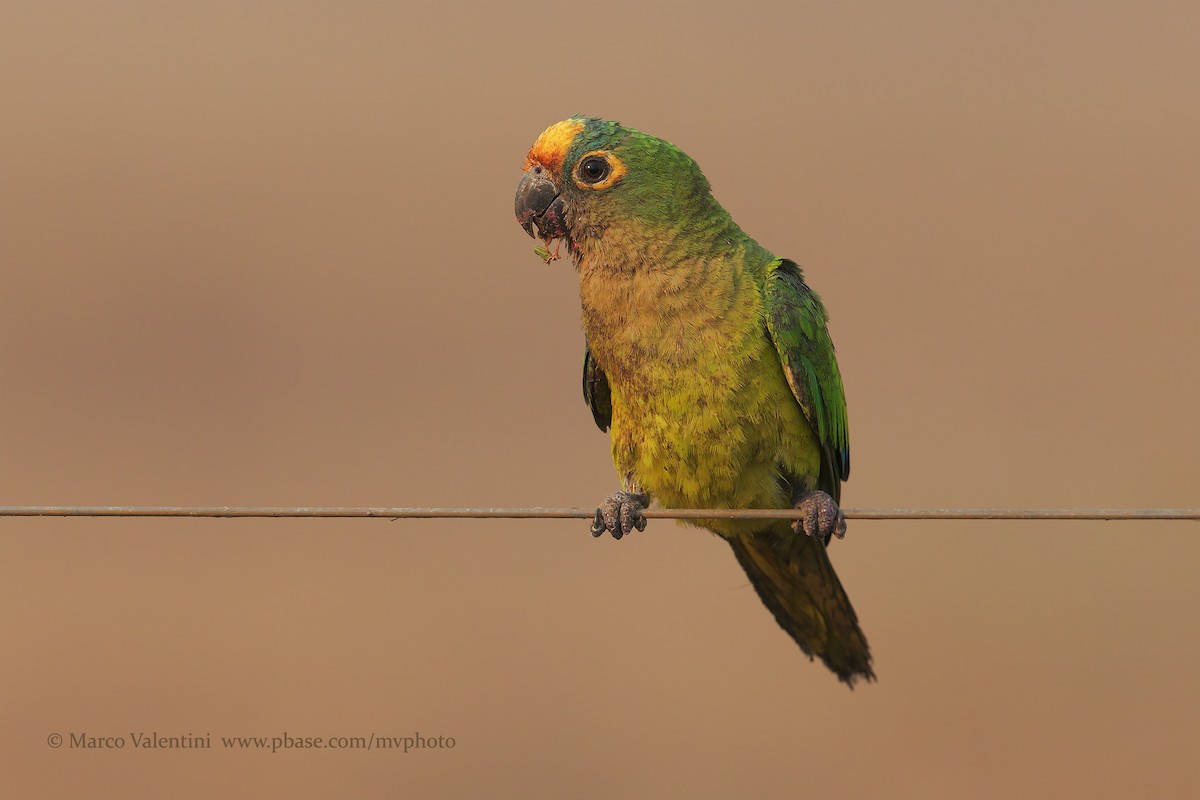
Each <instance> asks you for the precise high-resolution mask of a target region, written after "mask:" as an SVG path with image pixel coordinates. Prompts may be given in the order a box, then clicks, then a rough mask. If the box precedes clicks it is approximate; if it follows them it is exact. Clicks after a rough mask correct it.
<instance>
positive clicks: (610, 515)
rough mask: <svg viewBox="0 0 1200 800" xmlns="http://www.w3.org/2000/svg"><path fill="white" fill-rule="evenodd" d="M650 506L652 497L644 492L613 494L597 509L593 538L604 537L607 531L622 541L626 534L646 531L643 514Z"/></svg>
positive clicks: (593, 523)
mask: <svg viewBox="0 0 1200 800" xmlns="http://www.w3.org/2000/svg"><path fill="white" fill-rule="evenodd" d="M649 504H650V495H648V494H644V493H642V492H624V491H621V492H613V493H612V494H610V495H609V496H608V497H606V498H604V502H603V503H601V504H600V507H599V508H597V509H596V519H595V520H593V522H592V536H603V535H604V532H605V531H608V532H609V533H611V534H612V537H613V538H614V539H620V538H621V537H622V536H624V535H625V534H627V533H629V532H630V531H632V530H633V529H634V528H637V529H638V530H639V531H644V530H646V518H645V517H643V516H642V512H643V511H644V510H645V509H646V506H648V505H649Z"/></svg>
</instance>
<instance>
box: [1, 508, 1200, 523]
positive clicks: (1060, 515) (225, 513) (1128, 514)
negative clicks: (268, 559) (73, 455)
mask: <svg viewBox="0 0 1200 800" xmlns="http://www.w3.org/2000/svg"><path fill="white" fill-rule="evenodd" d="M842 511H843V513H845V515H846V518H847V519H921V520H935V519H960V520H961V519H971V520H978V519H1009V520H1035V519H1037V520H1049V519H1062V520H1200V508H845V509H842ZM595 513H596V510H595V509H594V508H412V507H403V508H388V507H384V506H378V507H374V506H372V507H360V508H319V507H298V508H272V507H259V506H0V517H212V518H222V517H272V518H275V517H307V518H318V519H328V518H340V517H372V518H377V519H592V518H593V517H594V516H595ZM642 515H643V516H645V517H646V518H647V519H795V518H796V511H795V509H790V508H734V509H730V508H651V509H647V510H646V511H644V512H642Z"/></svg>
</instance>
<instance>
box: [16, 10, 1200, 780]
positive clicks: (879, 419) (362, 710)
mask: <svg viewBox="0 0 1200 800" xmlns="http://www.w3.org/2000/svg"><path fill="white" fill-rule="evenodd" d="M1198 90H1200V5H1197V4H1195V3H1138V4H1134V3H1127V4H1122V3H1077V4H1070V5H1065V4H1050V5H1047V4H1043V3H1035V4H1027V5H1014V4H1003V5H1002V4H991V3H988V4H983V3H980V4H965V5H959V4H952V3H945V4H911V3H907V4H892V3H874V4H852V5H843V4H836V5H834V4H792V5H789V6H785V5H784V4H780V5H773V4H772V5H762V6H751V7H747V6H745V5H738V6H737V7H736V8H735V6H734V4H732V3H720V4H709V5H706V6H696V5H690V4H687V5H685V4H679V5H663V6H647V5H640V4H639V5H637V6H622V5H613V4H604V5H603V6H583V5H571V4H562V3H559V4H544V5H542V4H536V3H522V4H519V5H517V4H513V5H510V6H506V7H502V6H498V5H494V4H490V3H479V4H477V5H471V6H456V7H449V6H438V5H433V4H429V5H424V4H418V5H401V4H398V3H391V4H387V3H373V4H365V3H359V4H341V3H337V4H334V3H330V4H297V3H286V4H285V3H280V4H267V3H261V4H260V3H194V4H175V3H166V2H162V3H144V4H130V3H104V4H90V3H81V4H66V3H43V4H27V3H5V4H3V5H0V101H2V102H0V114H2V115H3V116H2V118H0V442H2V445H0V503H2V504H104V505H109V504H113V505H116V504H148V505H149V504H154V505H157V504H195V505H208V504H257V505H503V506H520V505H549V506H560V505H578V506H586V505H594V504H595V503H596V502H597V501H598V500H599V499H600V498H601V497H602V496H603V495H604V494H605V493H607V492H608V491H610V490H611V489H612V488H613V487H614V486H615V476H614V475H613V473H612V468H611V465H610V463H609V461H608V448H607V442H606V440H605V437H604V436H603V435H602V434H600V433H599V432H598V431H596V430H595V428H594V427H593V424H592V421H591V419H590V416H589V414H588V412H587V409H586V408H585V407H584V405H583V401H582V399H581V397H580V390H579V371H580V359H581V353H582V351H581V336H580V334H579V327H578V298H577V294H576V285H575V276H574V273H573V272H572V270H571V269H570V268H569V267H567V266H564V265H562V264H555V265H551V266H549V267H547V266H543V265H542V264H541V263H540V262H539V261H538V259H537V258H536V257H535V256H534V255H533V253H532V252H531V248H532V242H531V241H530V240H529V239H528V238H526V236H525V234H524V233H523V232H522V231H521V230H520V228H518V226H517V225H516V224H515V222H514V221H513V219H512V206H511V202H512V194H513V190H514V188H515V186H516V182H517V179H518V177H519V174H520V165H521V161H522V158H523V156H524V152H525V150H526V148H527V147H528V146H529V145H530V143H531V142H532V141H533V139H534V138H535V137H536V135H537V134H538V133H539V132H540V131H541V130H542V129H543V128H544V127H545V126H546V125H548V124H550V123H552V122H555V121H556V120H558V119H561V118H563V117H566V116H569V115H571V114H573V113H588V114H595V115H601V116H606V117H611V118H615V119H619V120H622V121H624V122H625V123H627V124H629V125H633V126H635V127H638V128H642V129H643V130H646V131H649V132H652V133H654V134H656V135H659V136H662V137H664V138H667V139H670V140H672V141H674V142H676V143H677V144H679V145H680V146H681V147H683V148H684V149H685V150H686V151H688V152H689V153H690V154H691V155H693V156H694V157H695V158H696V159H697V160H698V161H699V162H700V164H701V165H702V166H703V167H704V169H705V171H706V173H707V174H708V176H709V178H710V179H711V181H712V183H713V185H714V187H715V191H716V194H717V196H718V198H719V199H720V200H721V201H722V202H723V203H724V204H725V205H726V207H727V208H729V209H730V210H731V212H732V213H733V215H734V217H735V218H736V219H738V220H739V221H740V222H741V224H742V225H743V226H744V227H745V228H746V229H747V230H748V231H749V232H750V233H751V234H752V235H754V236H755V237H756V238H758V239H759V240H760V241H762V242H763V243H764V244H766V245H767V246H768V247H770V248H772V249H774V250H775V251H776V252H778V253H780V254H783V255H787V256H790V257H792V258H795V259H797V260H798V261H800V262H801V263H802V264H804V265H805V266H806V268H807V272H808V276H809V278H810V281H811V283H812V284H813V285H814V286H815V287H816V288H817V290H818V291H819V292H820V293H821V294H822V295H823V297H824V299H825V301H826V303H827V305H828V306H829V308H830V309H831V311H832V314H833V334H834V338H835V340H836V342H837V345H838V351H839V355H840V360H841V364H842V370H843V374H844V375H845V378H846V384H847V389H848V394H849V400H850V413H851V429H852V434H853V438H852V442H853V446H854V474H853V479H852V480H851V482H850V483H849V484H848V485H847V487H846V495H845V498H844V499H845V502H846V504H847V505H849V506H858V507H864V506H903V507H913V506H934V505H947V506H976V505H989V506H1077V505H1079V506H1131V507H1143V506H1147V507H1156V506H1157V507H1161V506H1188V505H1190V506H1195V505H1200V497H1198V496H1197V489H1196V487H1197V477H1198V475H1200V456H1198V455H1197V452H1198V451H1197V448H1198V445H1200V422H1198V417H1197V408H1198V407H1200V378H1198V376H1197V369H1196V354H1197V344H1198V343H1200V322H1198V321H1197V316H1196V313H1195V307H1196V297H1197V292H1198V291H1200V272H1198V269H1197V267H1198V265H1200V224H1198V221H1200V167H1198V163H1200V161H1198V157H1197V143H1198V142H1200V102H1197V97H1198V96H1200V94H1198ZM586 527H587V526H586V523H583V522H553V521H538V522H511V521H483V522H420V521H411V522H387V521H372V520H349V521H336V520H333V521H307V520H290V521H289V520H282V521H236V520H181V521H163V520H87V519H78V520H37V519H25V520H21V519H6V520H0V720H2V723H0V724H2V738H0V794H3V795H4V796H5V797H22V798H62V797H82V796H89V797H114V798H115V797H121V798H128V797H168V796H169V797H265V796H288V797H297V798H300V797H303V798H309V797H312V798H316V797H355V798H376V797H380V798H382V797H396V796H444V797H469V796H475V797H480V796H484V797H529V796H555V797H579V798H606V797H693V798H701V797H714V798H715V797H730V796H735V795H737V796H741V795H754V796H763V797H782V796H791V795H795V794H806V795H811V796H823V797H895V798H928V797H980V798H989V797H995V798H1010V797H1063V796H1075V797H1084V796H1086V797H1091V798H1107V797H1113V798H1118V797H1119V798H1128V797H1185V796H1196V792H1198V791H1200V779H1198V778H1197V773H1196V771H1195V767H1194V763H1188V762H1189V760H1191V759H1194V757H1195V753H1196V751H1197V747H1200V722H1198V720H1200V688H1198V687H1197V675H1198V674H1200V622H1198V619H1200V617H1198V612H1200V587H1198V586H1197V583H1196V577H1195V576H1196V564H1197V559H1198V558H1200V528H1198V527H1197V526H1196V525H1194V524H1190V523H1158V524H1154V523H1045V524H1042V523H1002V522H974V523H951V522H940V523H924V524H917V523H892V522H865V521H860V522H857V523H853V522H852V523H851V528H850V536H849V538H848V539H847V540H846V541H845V542H841V543H837V544H836V545H835V546H834V554H833V555H834V561H835V563H836V564H837V566H838V569H839V571H840V573H841V575H842V578H843V580H844V581H845V583H846V584H847V586H848V588H849V590H850V593H851V595H852V597H853V598H854V600H855V603H856V606H857V608H858V611H859V614H860V616H861V618H862V620H863V623H864V626H865V628H866V630H867V632H868V635H869V636H870V639H871V643H872V645H873V646H874V650H875V654H876V667H877V671H878V673H879V683H878V684H876V685H871V686H866V687H860V688H859V689H858V690H856V691H854V692H849V691H847V690H846V689H845V687H843V686H841V685H839V684H838V683H837V682H836V681H835V680H834V678H833V677H832V676H831V675H830V674H829V673H828V672H826V671H825V670H824V669H823V668H821V667H820V666H819V665H815V664H810V663H809V662H808V661H807V660H806V659H805V658H803V656H802V655H801V654H800V653H799V652H798V650H797V649H796V647H795V646H794V645H793V644H792V642H791V641H790V640H789V639H788V638H787V636H786V635H784V634H783V633H782V632H781V631H780V630H778V629H777V628H776V626H775V624H774V622H773V621H772V619H771V617H770V614H769V613H767V611H766V610H765V609H764V608H763V607H762V605H761V604H760V603H759V601H758V600H757V598H756V597H755V596H754V593H753V591H752V589H751V588H750V587H749V585H748V583H747V581H746V579H745V578H744V576H743V574H742V573H741V571H740V570H739V568H738V567H737V565H736V563H735V562H734V559H733V558H732V556H731V554H730V553H729V551H728V549H727V548H726V547H725V546H724V545H722V544H720V543H719V542H716V541H713V540H712V538H711V537H710V536H709V535H708V534H706V533H704V532H701V531H696V530H692V529H685V528H676V527H675V526H673V525H671V524H669V523H661V522H659V523H653V524H652V525H651V528H650V530H649V531H648V532H647V533H646V534H644V535H641V536H634V537H632V538H631V539H628V540H625V541H621V542H613V541H612V540H609V539H606V540H603V541H593V540H592V539H591V538H590V537H589V536H588V535H587V533H586ZM152 731H157V732H158V733H159V734H160V735H168V736H178V735H181V734H188V733H190V734H193V735H203V734H206V733H208V734H211V736H212V740H213V742H214V748H213V749H212V750H194V751H182V750H164V751H158V752H141V751H137V750H134V749H133V748H132V747H131V746H128V745H127V747H126V748H125V749H124V750H122V751H107V752H105V751H85V750H80V749H71V748H69V747H68V746H63V747H62V748H60V749H53V748H51V747H49V746H48V745H47V737H48V735H49V734H51V733H54V732H58V733H61V734H62V735H64V736H67V735H69V734H71V733H78V732H88V733H89V734H91V735H99V736H124V737H126V739H128V738H129V734H130V733H131V732H146V733H149V732H152ZM284 732H287V733H288V734H289V735H290V736H323V737H329V736H361V735H367V734H370V733H371V732H375V733H377V734H378V735H385V736H405V735H412V734H413V733H414V732H420V733H421V734H423V735H426V736H429V735H443V736H447V735H448V736H453V737H455V740H456V744H457V746H456V747H455V748H454V749H453V750H426V751H417V752H410V753H409V754H407V755H403V754H398V753H395V752H386V751H371V752H367V751H360V750H340V751H339V750H303V751H296V750H293V751H287V752H280V753H276V754H271V753H269V752H249V751H242V752H239V751H228V750H223V749H222V748H221V746H220V743H219V737H220V736H233V735H242V736H251V735H262V736H277V735H282V734H283V733H284Z"/></svg>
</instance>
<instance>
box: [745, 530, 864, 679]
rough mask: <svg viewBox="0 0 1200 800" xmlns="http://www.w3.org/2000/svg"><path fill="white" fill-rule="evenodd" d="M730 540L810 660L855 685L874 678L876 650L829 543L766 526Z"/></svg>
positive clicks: (762, 594)
mask: <svg viewBox="0 0 1200 800" xmlns="http://www.w3.org/2000/svg"><path fill="white" fill-rule="evenodd" d="M726 541H728V542H729V544H730V546H732V547H733V552H734V555H736V556H737V560H738V563H739V564H741V565H742V569H744V570H746V574H747V575H748V576H750V582H751V583H752V584H754V589H755V591H757V592H758V596H759V597H760V598H762V601H763V603H764V604H765V605H766V606H767V608H769V609H771V613H772V614H774V615H775V620H776V621H777V622H778V623H779V626H780V627H781V628H783V629H784V630H785V631H787V632H788V635H790V636H791V637H792V638H793V639H795V640H796V644H798V645H800V649H801V650H803V651H804V652H805V653H806V654H807V655H808V657H809V658H812V657H813V656H818V657H820V659H821V660H822V661H824V662H825V666H827V667H829V668H830V669H831V670H833V671H834V672H835V673H836V674H837V676H838V680H841V681H844V682H845V683H846V684H847V685H849V686H851V687H853V686H854V682H855V681H856V680H858V679H859V678H865V679H867V680H868V681H873V680H875V673H874V672H873V671H872V670H871V650H870V648H869V647H868V646H867V637H866V636H864V635H863V632H862V628H860V627H858V617H857V616H856V615H855V613H854V607H853V606H851V605H850V598H849V597H847V596H846V590H845V589H843V588H842V583H841V581H839V580H838V577H837V573H835V572H834V571H833V564H831V563H830V562H829V555H828V554H827V553H826V552H825V545H824V543H822V542H821V541H820V540H819V539H816V538H814V537H812V536H805V535H804V534H795V533H792V531H791V530H787V531H786V532H782V531H778V530H770V529H768V530H765V531H761V532H759V533H755V534H751V535H746V536H731V537H729V538H728V539H727V540H726Z"/></svg>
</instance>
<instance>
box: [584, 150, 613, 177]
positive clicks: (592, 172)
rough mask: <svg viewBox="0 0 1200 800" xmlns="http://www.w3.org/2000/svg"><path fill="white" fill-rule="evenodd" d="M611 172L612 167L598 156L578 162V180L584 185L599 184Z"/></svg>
mask: <svg viewBox="0 0 1200 800" xmlns="http://www.w3.org/2000/svg"><path fill="white" fill-rule="evenodd" d="M611 172H612V167H610V166H609V164H608V162H607V161H605V160H604V159H603V158H601V157H600V156H588V157H587V158H585V159H584V160H583V161H581V162H579V179H580V180H581V181H583V182H584V183H600V181H602V180H604V179H605V178H607V177H608V176H609V173H611Z"/></svg>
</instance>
